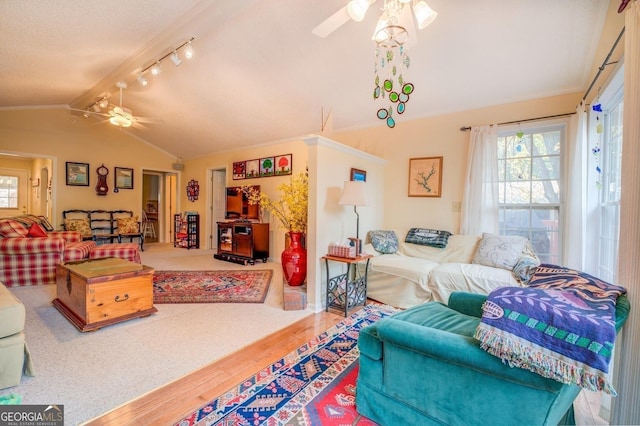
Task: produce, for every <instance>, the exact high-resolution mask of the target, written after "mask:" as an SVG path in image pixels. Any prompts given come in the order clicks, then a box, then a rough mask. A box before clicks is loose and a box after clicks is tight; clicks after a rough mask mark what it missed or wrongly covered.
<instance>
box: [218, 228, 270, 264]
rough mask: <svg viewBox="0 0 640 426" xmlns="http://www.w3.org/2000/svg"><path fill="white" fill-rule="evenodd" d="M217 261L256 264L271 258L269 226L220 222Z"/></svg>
mask: <svg viewBox="0 0 640 426" xmlns="http://www.w3.org/2000/svg"><path fill="white" fill-rule="evenodd" d="M213 257H215V258H216V259H220V260H226V261H229V262H235V263H241V264H244V265H246V264H247V263H250V264H252V265H253V264H254V263H255V261H256V260H262V261H263V262H266V261H267V259H268V258H269V224H268V223H253V222H218V252H217V253H216V254H214V255H213Z"/></svg>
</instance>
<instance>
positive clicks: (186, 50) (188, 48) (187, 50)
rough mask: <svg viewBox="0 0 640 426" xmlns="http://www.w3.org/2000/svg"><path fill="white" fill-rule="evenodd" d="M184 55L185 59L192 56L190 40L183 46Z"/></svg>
mask: <svg viewBox="0 0 640 426" xmlns="http://www.w3.org/2000/svg"><path fill="white" fill-rule="evenodd" d="M184 57H185V58H187V59H192V58H193V47H191V42H189V43H187V46H186V47H185V48H184Z"/></svg>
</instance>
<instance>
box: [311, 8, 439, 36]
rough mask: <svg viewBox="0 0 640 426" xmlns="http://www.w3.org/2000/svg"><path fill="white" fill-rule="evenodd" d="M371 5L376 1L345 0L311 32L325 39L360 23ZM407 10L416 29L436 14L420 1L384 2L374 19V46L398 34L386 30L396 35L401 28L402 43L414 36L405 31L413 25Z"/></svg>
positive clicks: (425, 24)
mask: <svg viewBox="0 0 640 426" xmlns="http://www.w3.org/2000/svg"><path fill="white" fill-rule="evenodd" d="M375 2H376V0H349V2H348V3H347V5H346V6H344V7H342V8H341V9H339V10H338V11H337V12H335V13H334V14H333V15H331V16H330V17H329V18H327V19H326V20H325V21H323V22H322V23H321V24H320V25H318V26H317V27H315V28H314V29H313V30H312V31H311V32H312V33H313V34H315V35H317V36H318V37H322V38H325V37H328V36H329V35H330V34H332V33H333V32H334V31H336V30H337V29H338V28H340V27H341V26H343V25H344V24H346V23H347V22H349V21H350V20H354V21H356V22H360V21H362V20H363V19H364V16H365V14H366V12H367V10H368V9H369V7H370V6H371V5H372V4H373V3H375ZM411 10H413V15H414V16H415V20H416V22H417V24H418V28H419V29H423V28H425V27H426V26H427V25H429V24H430V23H431V22H433V20H434V19H436V16H437V15H438V14H437V13H436V12H435V11H434V10H433V9H431V8H430V7H429V5H428V4H427V2H426V1H424V0H384V5H383V7H382V15H381V16H380V18H379V19H378V24H377V25H376V29H375V31H374V33H373V37H372V39H373V40H374V41H376V42H377V43H380V42H384V41H385V40H387V39H388V38H389V37H390V36H391V38H396V39H399V37H398V34H395V36H394V35H393V34H391V35H390V34H389V31H392V32H393V31H396V32H397V31H398V30H402V29H404V33H405V34H404V35H403V36H402V37H404V38H405V41H406V39H407V38H408V37H409V36H411V35H413V34H414V33H415V31H407V30H409V29H413V25H414V23H413V18H412V16H411V12H410V11H411ZM407 32H408V33H409V35H408V36H407V34H406V33H407Z"/></svg>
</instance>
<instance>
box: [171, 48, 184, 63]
mask: <svg viewBox="0 0 640 426" xmlns="http://www.w3.org/2000/svg"><path fill="white" fill-rule="evenodd" d="M170 58H171V62H173V65H175V66H176V67H179V66H180V64H181V63H182V59H180V58H178V52H177V51H175V50H174V51H173V53H172V54H171V56H170Z"/></svg>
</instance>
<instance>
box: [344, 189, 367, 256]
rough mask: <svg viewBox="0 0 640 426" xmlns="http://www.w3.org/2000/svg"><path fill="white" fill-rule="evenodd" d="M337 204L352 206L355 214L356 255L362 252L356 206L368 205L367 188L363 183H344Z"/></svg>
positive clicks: (358, 216)
mask: <svg viewBox="0 0 640 426" xmlns="http://www.w3.org/2000/svg"><path fill="white" fill-rule="evenodd" d="M338 204H340V205H341V206H353V212H354V213H355V214H356V239H357V240H358V245H357V246H356V255H359V254H360V253H361V252H362V242H361V241H360V215H359V214H358V209H357V207H358V206H366V205H368V204H369V201H368V200H367V188H366V184H365V182H363V181H356V180H352V181H346V182H345V183H344V189H343V191H342V197H340V201H338Z"/></svg>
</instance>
